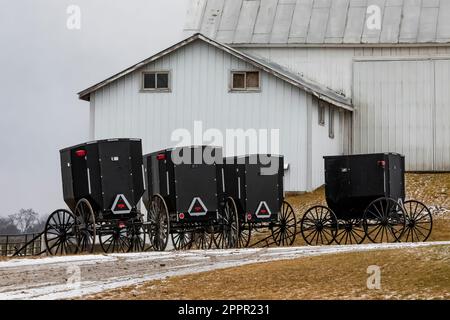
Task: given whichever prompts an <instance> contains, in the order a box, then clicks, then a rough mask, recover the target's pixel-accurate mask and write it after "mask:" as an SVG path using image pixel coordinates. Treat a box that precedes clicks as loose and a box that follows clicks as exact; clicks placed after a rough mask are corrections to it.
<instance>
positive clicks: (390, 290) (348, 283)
mask: <svg viewBox="0 0 450 320" xmlns="http://www.w3.org/2000/svg"><path fill="white" fill-rule="evenodd" d="M372 265H374V266H379V267H380V271H381V277H380V280H381V281H380V284H381V288H380V289H379V290H377V289H371V290H369V289H368V288H367V281H368V277H369V274H368V273H367V270H368V267H369V266H372ZM89 298H90V299H103V300H104V299H145V300H152V299H162V300H164V299H177V300H180V299H181V300H184V299H194V300H197V299H200V300H204V299H219V300H234V299H250V300H251V299H268V300H271V299H312V300H315V299H377V300H379V299H450V246H437V247H427V248H415V249H406V250H405V249H402V250H389V251H374V252H355V253H343V254H333V255H326V256H317V257H305V258H300V259H296V260H290V261H276V262H269V263H263V264H252V265H246V266H243V267H237V268H230V269H225V270H217V271H212V272H206V273H200V274H194V275H188V276H178V277H172V278H168V279H166V280H158V281H151V282H147V283H145V284H143V285H138V286H130V287H125V288H120V289H116V290H112V291H107V292H104V293H101V294H97V295H94V296H90V297H89Z"/></svg>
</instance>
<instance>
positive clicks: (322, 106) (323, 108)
mask: <svg viewBox="0 0 450 320" xmlns="http://www.w3.org/2000/svg"><path fill="white" fill-rule="evenodd" d="M326 107H327V103H326V102H324V101H319V116H318V118H319V125H321V126H324V125H325V112H326V110H327V108H326Z"/></svg>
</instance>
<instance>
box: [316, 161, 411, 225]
mask: <svg viewBox="0 0 450 320" xmlns="http://www.w3.org/2000/svg"><path fill="white" fill-rule="evenodd" d="M324 159H325V194H326V199H327V204H328V206H329V207H330V209H331V210H333V211H334V213H335V214H336V216H337V217H338V218H339V219H341V218H342V219H346V218H357V217H359V216H361V215H362V213H363V212H364V210H365V209H366V208H367V206H368V205H369V204H370V203H371V202H372V201H375V200H376V199H379V198H392V199H393V200H396V201H399V200H401V201H404V199H405V157H404V156H402V155H400V154H397V153H378V154H364V155H347V156H332V157H324Z"/></svg>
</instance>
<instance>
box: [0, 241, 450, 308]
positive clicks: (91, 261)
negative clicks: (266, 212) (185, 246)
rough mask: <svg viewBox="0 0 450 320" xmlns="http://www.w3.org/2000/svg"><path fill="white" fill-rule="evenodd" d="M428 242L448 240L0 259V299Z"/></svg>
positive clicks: (78, 292)
mask: <svg viewBox="0 0 450 320" xmlns="http://www.w3.org/2000/svg"><path fill="white" fill-rule="evenodd" d="M434 245H450V241H447V242H428V243H394V244H364V245H352V246H324V247H286V248H261V249H230V250H207V251H199V250H198V251H185V252H174V251H171V252H144V253H130V254H110V255H90V256H68V257H47V258H41V259H13V260H7V261H0V279H2V281H1V282H0V299H8V300H9V299H70V298H76V297H80V296H83V295H88V294H94V293H98V292H102V291H104V290H109V289H115V288H119V287H123V286H129V285H138V284H140V283H143V282H146V281H151V280H160V279H165V278H166V277H172V276H177V275H186V274H192V273H198V272H205V271H211V270H217V269H223V268H229V267H236V266H242V265H246V264H251V263H261V262H268V261H275V260H289V259H295V258H301V257H306V256H317V255H326V254H334V253H346V252H361V251H370V250H380V249H382V250H389V249H401V248H418V247H425V246H434Z"/></svg>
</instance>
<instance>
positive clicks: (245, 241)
mask: <svg viewBox="0 0 450 320" xmlns="http://www.w3.org/2000/svg"><path fill="white" fill-rule="evenodd" d="M251 237H252V225H251V223H249V222H248V223H245V222H244V223H241V224H240V226H239V237H238V248H248V246H249V244H250V239H251Z"/></svg>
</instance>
